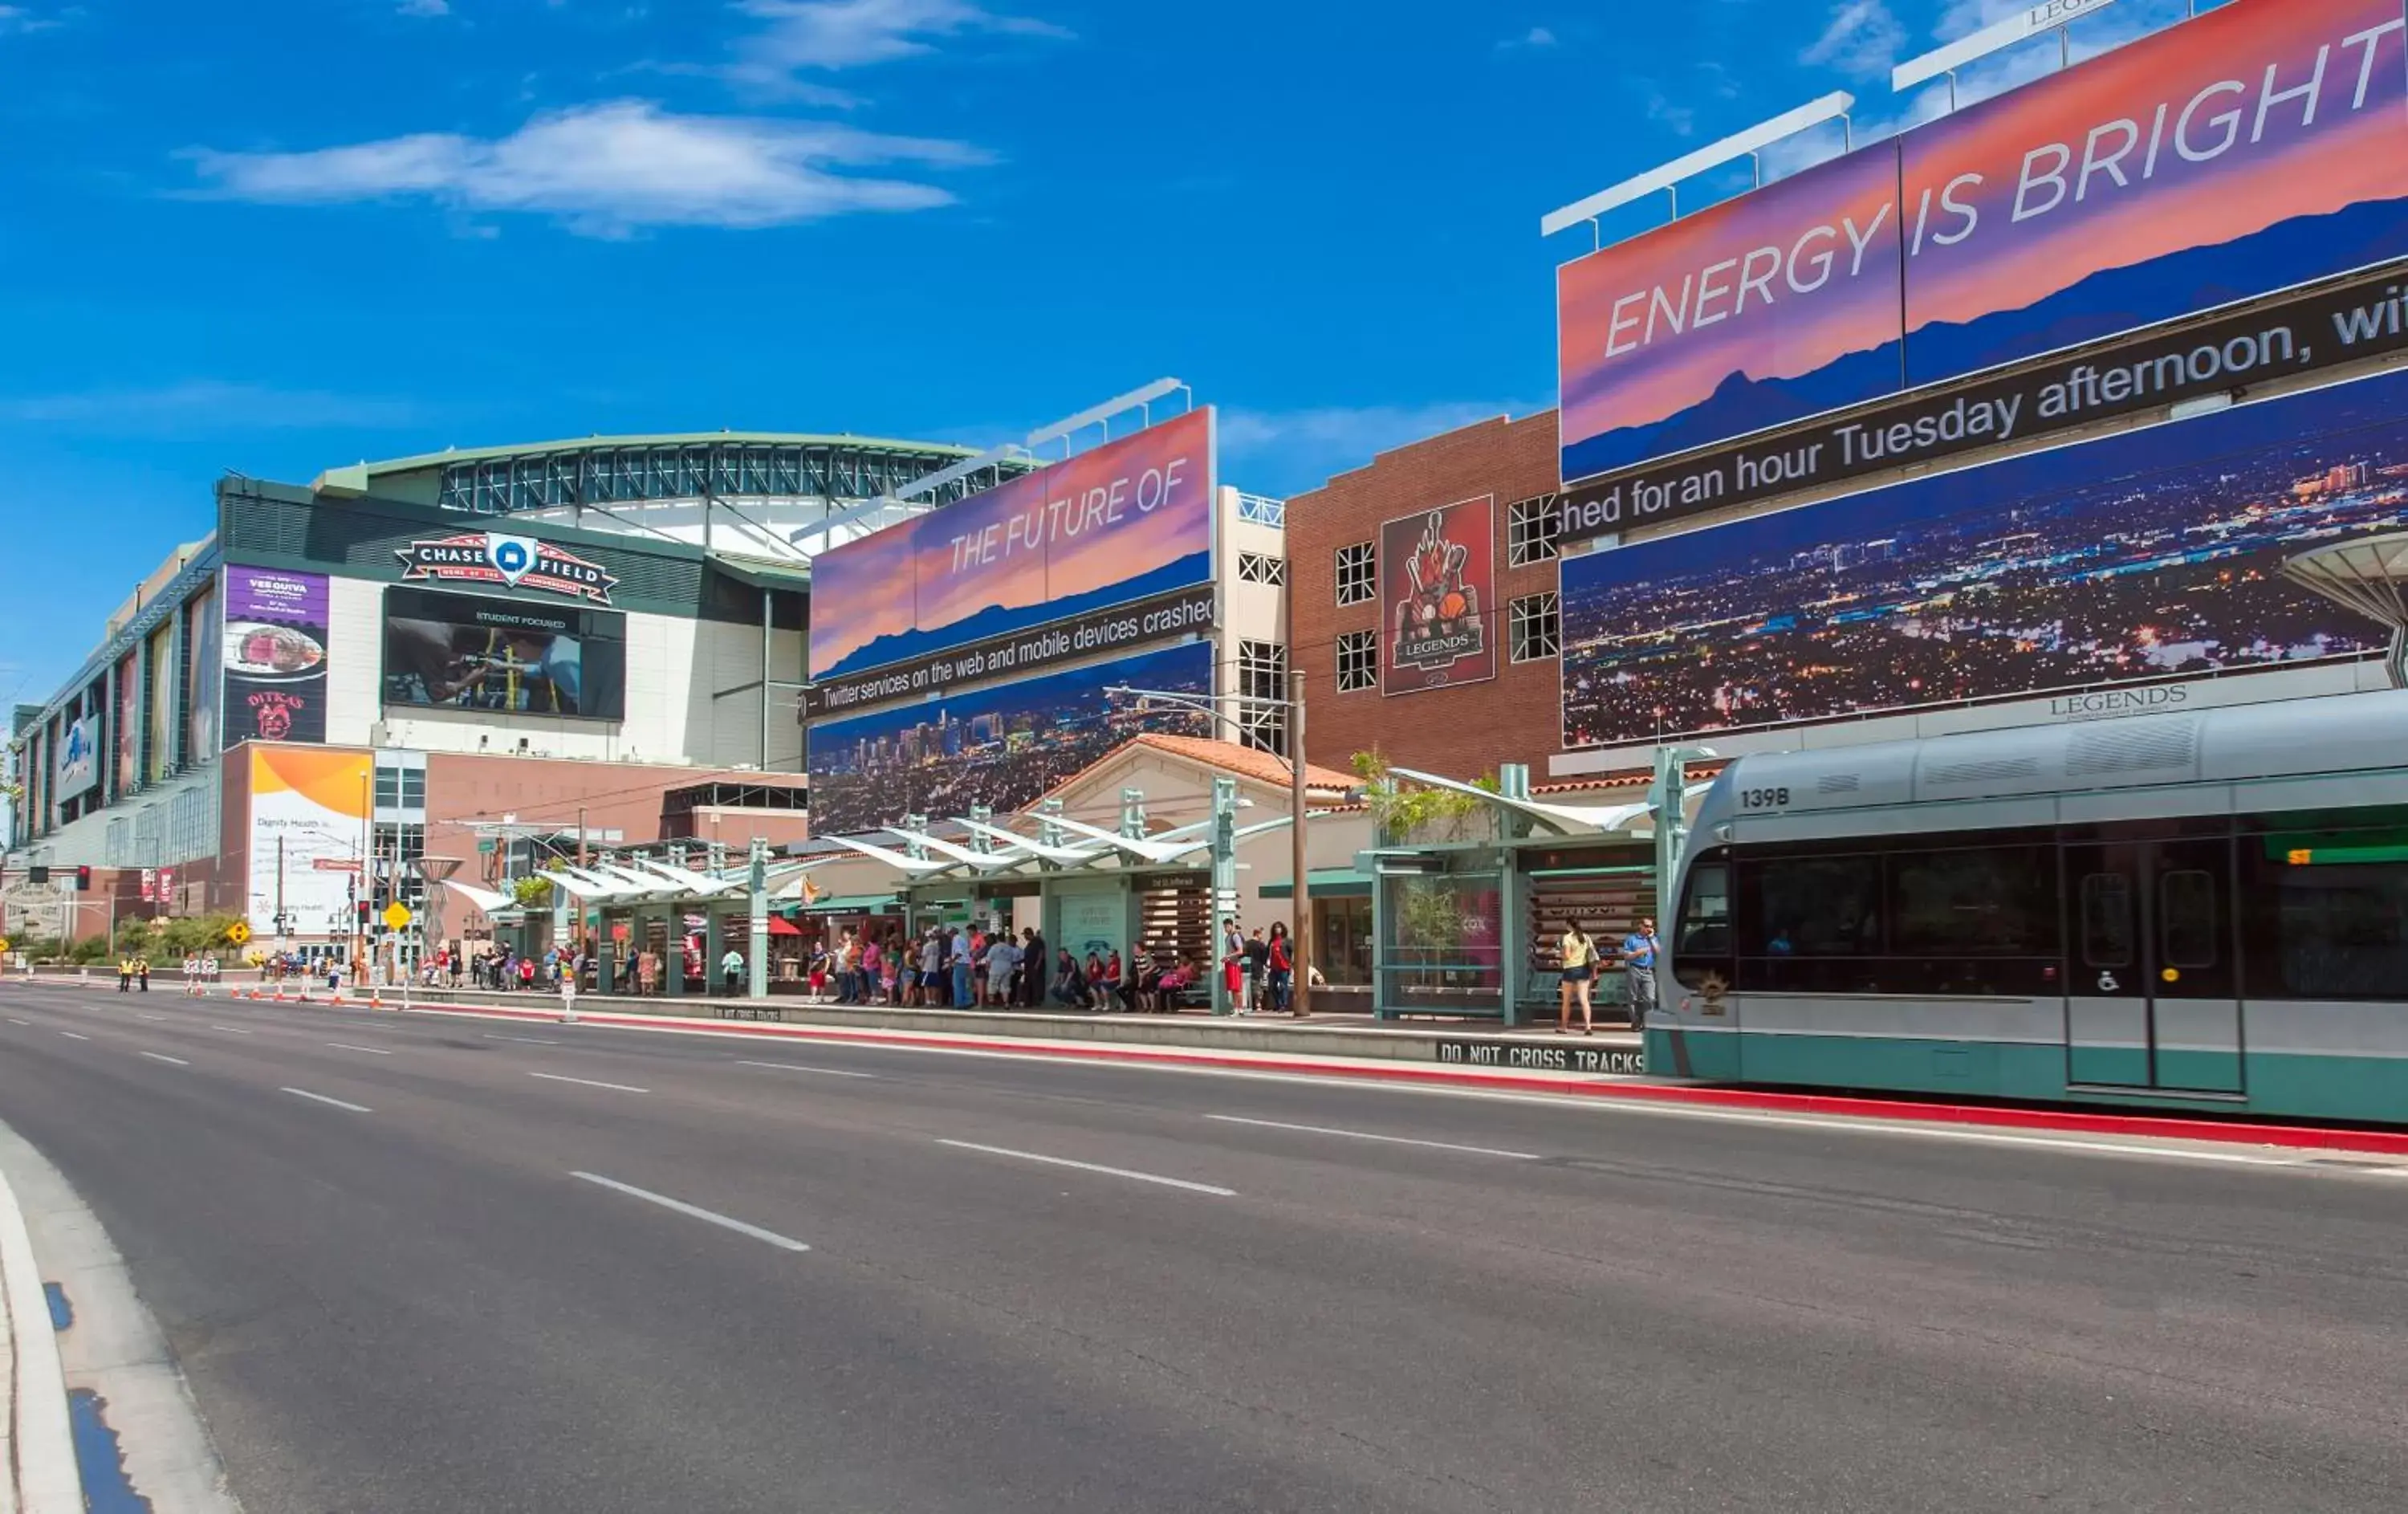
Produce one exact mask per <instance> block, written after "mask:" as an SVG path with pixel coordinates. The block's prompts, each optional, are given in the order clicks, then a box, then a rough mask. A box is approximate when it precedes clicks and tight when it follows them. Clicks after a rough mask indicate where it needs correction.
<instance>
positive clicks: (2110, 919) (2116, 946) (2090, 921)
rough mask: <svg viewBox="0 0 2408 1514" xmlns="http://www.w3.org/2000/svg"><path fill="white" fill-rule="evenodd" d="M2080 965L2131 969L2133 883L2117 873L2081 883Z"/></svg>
mask: <svg viewBox="0 0 2408 1514" xmlns="http://www.w3.org/2000/svg"><path fill="white" fill-rule="evenodd" d="M2082 965H2083V966H2085V967H2129V966H2131V965H2132V881H2131V880H2130V879H2129V878H2127V877H2126V876H2124V874H2122V873H2120V872H2094V873H2091V874H2090V875H2089V876H2087V877H2085V878H2084V879H2083V880H2082Z"/></svg>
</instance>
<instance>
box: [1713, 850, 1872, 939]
mask: <svg viewBox="0 0 2408 1514" xmlns="http://www.w3.org/2000/svg"><path fill="white" fill-rule="evenodd" d="M1744 876H1745V877H1746V878H1747V880H1748V885H1749V890H1750V892H1751V893H1753V894H1754V896H1755V909H1754V911H1753V912H1752V915H1751V916H1750V917H1747V918H1745V919H1744V920H1743V921H1742V925H1743V928H1744V929H1745V930H1747V934H1746V936H1745V937H1744V938H1743V941H1742V948H1741V949H1742V950H1743V951H1744V952H1746V953H1747V955H1749V956H1751V957H1773V958H1780V957H1878V956H1880V955H1881V949H1882V929H1881V925H1882V907H1881V904H1882V867H1881V858H1878V857H1862V856H1859V857H1781V858H1765V859H1764V860H1762V861H1760V862H1756V863H1752V864H1750V865H1749V867H1748V869H1747V871H1746V873H1745V874H1744Z"/></svg>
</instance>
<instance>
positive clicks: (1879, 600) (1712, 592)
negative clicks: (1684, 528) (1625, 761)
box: [1561, 375, 2408, 748]
mask: <svg viewBox="0 0 2408 1514" xmlns="http://www.w3.org/2000/svg"><path fill="white" fill-rule="evenodd" d="M2403 403H2408V375H2391V376H2387V377H2381V378H2372V379H2365V380H2360V381H2358V382H2354V383H2350V384H2345V385H2341V386H2338V387H2335V388H2331V389H2325V390H2317V391H2312V392H2310V393H2307V394H2303V395H2299V396H2294V397H2288V398H2285V399H2279V400H2270V401H2266V402H2263V403H2261V404H2258V405H2251V406H2245V407H2243V408H2240V409H2237V410H2232V411H2223V412H2220V413H2218V414H2215V415H2214V416H2212V417H2202V418H2199V419H2194V420H2190V421H2185V422H2172V423H2167V424H2164V425H2156V426H2152V427H2148V428H2146V429H2143V430H2138V431H2132V432H2127V433H2124V434H2122V435H2120V436H2115V437H2111V438H2106V439H2102V440H2097V441H2091V442H2085V443H2077V444H2075V445H2072V446H2068V447H2063V448H2058V449H2056V450H2053V451H2049V452H2042V453H2033V454H2027V455H2025V456H2022V457H2016V458H2011V459H2008V460H2006V461H2004V462H2000V463H1994V464H1990V465H1987V466H1985V467H1979V468H1973V469H1963V470H1961V471H1958V472H1955V473H1948V474H1942V475H1939V476H1935V477H1931V478H1926V479H1919V480H1914V481H1912V482H1909V483H1899V484H1893V485H1890V486H1889V487H1886V488H1882V489H1875V490H1871V491H1868V492H1866V493H1863V494H1857V495H1850V496H1844V497H1840V498H1837V499H1831V500H1827V501H1824V502H1821V503H1818V504H1813V505H1806V506H1800V507H1799V508H1798V509H1796V510H1789V511H1782V512H1774V513H1771V514H1767V515H1759V516H1756V517H1753V518H1750V519H1747V520H1742V521H1735V522H1733V523H1731V524H1729V525H1727V526H1715V527H1712V528H1709V529H1706V530H1702V531H1697V532H1690V533H1685V534H1683V535H1680V536H1675V537H1670V538H1663V539H1659V540H1657V541H1649V542H1642V543H1640V544H1638V545H1635V546H1629V547H1624V548H1621V549H1619V550H1615V551H1610V552H1598V553H1592V554H1588V555H1583V556H1573V557H1567V558H1565V559H1564V560H1563V565H1562V572H1563V576H1562V600H1561V603H1562V615H1563V698H1564V743H1565V745H1566V746H1567V747H1568V748H1574V747H1594V746H1614V745H1625V744H1635V743H1652V742H1657V741H1663V740H1669V739H1672V738H1674V737H1686V736H1691V735H1700V734H1708V733H1712V732H1714V731H1718V730H1731V729H1744V728H1756V727H1765V726H1775V725H1788V724H1793V723H1806V722H1814V721H1826V720H1836V719H1846V718H1853V717H1856V716H1860V715H1865V714H1874V713H1881V712H1891V711H1900V710H1910V709H1917V708H1925V707H1929V706H1934V705H1944V704H1961V703H1972V702H1982V701H1989V700H1996V699H2014V698H2028V697H2035V696H2040V695H2043V694H2052V693H2064V692H2071V691H2075V690H2087V689H2098V688H2104V687H2112V686H2116V685H2130V684H2138V683H2145V682H2154V681H2166V680H2174V679H2180V678H2186V677H2199V676H2205V675H2209V674H2217V673H2226V674H2233V673H2247V672H2251V671H2261V670H2272V669H2278V668H2283V667H2290V666H2299V665H2301V664H2305V663H2310V662H2315V661H2322V660H2327V659H2331V658H2338V657H2353V656H2362V655H2365V654H2368V653H2372V652H2378V651H2380V650H2381V649H2382V648H2383V647H2384V645H2385V643H2386V639H2387V633H2386V631H2385V630H2384V629H2383V628H2382V627H2377V626H2376V625H2375V624H2374V623H2373V622H2372V621H2371V620H2367V619H2365V618H2363V617H2361V616H2358V615H2356V614H2353V613H2350V612H2348V611H2346V610H2343V609H2342V608H2340V607H2338V606H2335V605H2332V604H2330V603H2329V602H2327V601H2326V600H2324V599H2322V598H2318V597H2316V596H2315V595H2313V594H2311V593H2309V592H2308V591H2306V590H2304V589H2301V588H2299V587H2297V586H2295V585H2293V584H2290V583H2289V582H2288V581H2287V580H2286V579H2284V578H2283V577H2282V576H2281V573H2280V568H2281V564H2282V562H2283V560H2284V559H2285V558H2286V557H2287V556H2289V555H2292V554H2294V553H2297V552H2300V551H2303V550H2305V549H2307V548H2308V547H2311V546H2314V545H2317V544H2321V543H2323V542H2326V541H2335V540H2340V539H2342V538H2344V537H2347V536H2351V535H2355V534H2359V533H2363V532H2368V531H2373V530H2383V529H2393V528H2397V527H2399V526H2408V419H2402V418H2401V409H2402V405H2403Z"/></svg>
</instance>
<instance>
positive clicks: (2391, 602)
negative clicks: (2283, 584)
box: [2283, 531, 2408, 688]
mask: <svg viewBox="0 0 2408 1514" xmlns="http://www.w3.org/2000/svg"><path fill="white" fill-rule="evenodd" d="M2283 576H2284V577H2285V578H2287V579H2289V580H2290V581H2291V582H2292V583H2294V584H2299V585H2300V586H2301V587H2302V588H2308V589H2313V590H2315V592H2316V593H2318V594H2321V595H2323V596H2324V597H2325V598H2328V599H2330V600H2331V601H2333V602H2334V603H2335V604H2339V605H2346V606H2348V607H2349V608H2350V609H2352V610H2355V611H2357V612H2358V613H2359V614H2361V615H2364V616H2365V617H2366V618H2367V619H2369V620H2372V621H2373V622H2374V623H2375V624H2376V625H2378V626H2381V627H2384V628H2385V629H2386V630H2388V631H2390V633H2391V651H2390V655H2389V656H2387V657H2386V658H2385V659H2384V667H2385V668H2386V670H2388V671H2389V672H2390V674H2391V684H2392V686H2393V687H2394V688H2408V531H2386V532H2384V533H2383V534H2382V535H2380V536H2361V537H2357V538H2354V539H2351V540H2348V541H2333V542H2329V543H2327V544H2326V545H2324V546H2321V547H2315V548H2312V549H2311V550H2309V551H2306V552H2302V553H2300V555H2297V556H2295V557H2292V558H2291V559H2289V560H2288V561H2286V562H2285V563H2284V564H2283Z"/></svg>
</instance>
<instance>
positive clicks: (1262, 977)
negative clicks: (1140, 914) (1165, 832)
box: [806, 919, 1296, 1015]
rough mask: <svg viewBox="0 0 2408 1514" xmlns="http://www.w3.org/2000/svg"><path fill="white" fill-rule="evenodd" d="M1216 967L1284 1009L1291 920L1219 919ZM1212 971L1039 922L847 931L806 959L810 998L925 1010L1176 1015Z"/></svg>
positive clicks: (1261, 1007)
mask: <svg viewBox="0 0 2408 1514" xmlns="http://www.w3.org/2000/svg"><path fill="white" fill-rule="evenodd" d="M1221 948H1222V950H1221V965H1220V971H1221V972H1222V973H1224V974H1225V975H1226V982H1227V988H1228V990H1229V998H1230V1002H1231V1004H1232V1005H1233V1006H1235V1008H1236V1010H1237V1013H1239V1014H1241V1015H1247V1014H1255V1013H1280V1014H1284V1013H1288V1012H1289V1011H1290V1009H1291V1008H1292V1006H1293V1004H1294V994H1295V980H1296V970H1295V961H1294V959H1293V956H1292V953H1291V948H1290V944H1289V937H1288V930H1287V926H1286V924H1285V923H1284V922H1280V923H1276V924H1273V925H1272V926H1271V927H1270V928H1269V930H1268V931H1266V930H1263V929H1262V928H1260V927H1257V928H1255V930H1254V932H1253V933H1252V934H1251V935H1248V934H1246V933H1244V932H1243V931H1241V930H1239V928H1238V923H1237V921H1236V920H1235V919H1229V920H1225V921H1224V922H1223V927H1222V941H1221ZM1210 972H1211V968H1209V967H1208V966H1207V965H1206V964H1205V963H1204V962H1202V961H1200V960H1198V959H1195V958H1194V957H1187V958H1184V959H1183V958H1182V957H1181V955H1180V953H1179V951H1178V949H1177V948H1176V946H1175V945H1173V944H1171V943H1168V942H1154V943H1149V942H1145V941H1142V940H1140V941H1139V942H1137V943H1135V944H1132V945H1131V946H1130V948H1129V951H1128V953H1127V955H1126V956H1124V955H1123V954H1122V952H1121V950H1120V949H1119V948H1118V947H1116V946H1099V945H1094V944H1090V946H1089V948H1088V950H1087V951H1086V953H1085V955H1084V956H1082V955H1081V954H1079V953H1078V952H1075V951H1073V950H1071V949H1070V948H1069V947H1068V946H1059V945H1051V944H1048V943H1047V941H1046V940H1045V937H1044V935H1043V934H1042V933H1041V932H1040V931H1039V930H1037V929H1035V928H1034V927H1028V926H1024V927H1022V928H1021V929H1020V930H1019V931H1018V932H1017V933H1014V932H1013V931H1012V930H1010V929H1009V928H1000V929H991V928H989V927H987V926H985V925H981V924H972V925H968V926H950V925H931V926H928V927H926V928H925V929H924V930H922V931H921V932H920V933H919V934H918V935H917V936H913V935H911V934H910V933H909V932H907V931H906V930H903V929H902V928H901V927H899V926H886V927H881V926H877V925H871V926H868V927H866V928H864V929H862V930H845V931H843V932H841V933H840V934H839V936H838V937H837V939H836V940H834V941H833V942H830V943H827V944H824V945H821V946H818V947H815V948H814V949H813V950H812V951H811V953H810V957H809V959H808V962H807V966H806V974H807V983H808V987H809V988H810V997H811V998H812V999H813V1000H814V1001H818V1002H827V1003H837V1004H881V1005H891V1006H896V1007H903V1008H926V1009H1013V1008H1017V1009H1045V1008H1061V1009H1069V1010H1086V1011H1103V1012H1110V1011H1115V1010H1118V1011H1123V1012H1125V1013H1129V1014H1176V1013H1178V1012H1179V1011H1180V1010H1181V1009H1182V1008H1183V1007H1185V1006H1186V1005H1187V1004H1189V1003H1190V1002H1193V1001H1195V1000H1196V999H1197V997H1198V996H1199V995H1209V992H1210V989H1211V978H1210V977H1209V975H1208V974H1209V973H1210Z"/></svg>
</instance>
